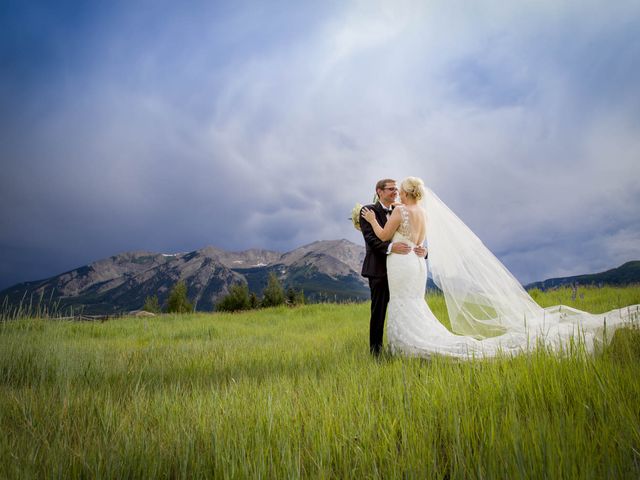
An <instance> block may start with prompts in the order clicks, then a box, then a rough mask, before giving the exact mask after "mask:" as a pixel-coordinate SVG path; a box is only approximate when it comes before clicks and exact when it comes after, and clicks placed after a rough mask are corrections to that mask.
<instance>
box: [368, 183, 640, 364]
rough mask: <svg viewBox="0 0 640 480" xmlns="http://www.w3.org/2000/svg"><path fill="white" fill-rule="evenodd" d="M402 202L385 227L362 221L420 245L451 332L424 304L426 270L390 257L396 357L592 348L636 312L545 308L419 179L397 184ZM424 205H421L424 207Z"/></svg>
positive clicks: (390, 328) (411, 258)
mask: <svg viewBox="0 0 640 480" xmlns="http://www.w3.org/2000/svg"><path fill="white" fill-rule="evenodd" d="M400 201H401V203H400V204H399V205H398V207H397V208H395V209H394V210H393V213H392V214H391V216H390V217H389V220H388V221H387V223H386V224H385V226H384V228H383V227H381V226H380V224H379V223H378V221H377V220H376V217H375V213H374V212H373V211H372V210H369V209H367V208H364V209H363V210H362V217H363V218H364V219H365V220H366V221H367V222H369V223H370V224H371V226H372V227H373V230H374V232H375V234H376V236H377V237H378V238H380V240H383V241H387V240H391V239H392V241H393V242H405V243H407V244H409V245H411V246H417V245H423V244H424V242H425V241H426V240H428V247H429V267H430V269H431V275H432V277H433V280H434V282H435V283H436V285H437V286H438V287H439V288H440V289H441V290H442V291H443V294H444V296H445V301H446V305H447V310H448V313H449V319H450V321H451V328H452V330H453V332H455V333H451V332H450V331H449V330H447V329H446V328H445V327H444V326H443V325H442V324H441V323H440V322H439V321H438V319H437V318H436V317H435V315H434V314H433V312H432V311H431V310H430V309H429V306H428V305H427V303H426V302H425V299H424V296H425V288H426V281H427V264H426V260H425V259H424V258H421V257H418V256H417V255H416V254H415V253H413V252H412V253H409V254H408V255H397V254H393V253H391V254H389V255H388V256H387V276H388V280H389V293H390V300H389V306H388V310H387V314H388V320H387V322H388V323H387V338H388V342H389V347H390V349H391V351H392V352H393V353H402V354H406V355H412V356H422V357H428V356H430V355H432V354H441V355H447V356H453V357H458V358H473V357H475V358H481V357H491V356H495V355H497V354H498V353H502V354H508V355H509V354H517V353H520V352H523V351H525V350H527V349H529V348H531V347H535V346H536V345H538V344H543V345H545V346H547V347H550V348H553V349H556V350H559V349H562V348H568V347H569V345H570V343H571V342H573V341H575V340H577V339H580V340H581V341H583V342H584V345H585V347H586V348H587V350H589V351H591V350H592V349H593V347H594V345H595V344H596V343H598V342H602V341H603V340H606V339H607V338H611V335H612V331H613V329H614V328H616V327H618V326H621V325H622V324H624V323H625V322H628V321H629V320H630V318H631V316H632V312H633V313H634V314H635V315H636V316H637V312H638V306H633V307H627V308H625V309H619V310H612V311H610V312H607V313H605V314H600V315H592V314H590V313H587V312H583V311H580V310H576V309H574V308H571V307H567V306H565V305H557V306H555V307H549V308H542V307H540V306H539V305H538V304H537V303H536V302H535V301H534V300H533V299H532V298H531V297H530V296H529V295H528V294H527V292H526V291H525V290H524V288H523V287H522V286H521V285H520V283H519V282H518V281H517V280H516V279H515V277H513V275H511V273H510V272H509V271H508V270H507V269H506V268H505V267H504V265H502V263H501V262H500V261H499V260H498V259H497V258H496V257H495V256H494V255H493V254H492V253H491V252H490V251H489V250H488V249H487V248H486V247H485V246H484V244H483V243H482V242H481V241H480V239H478V237H477V236H476V235H475V234H474V233H473V232H472V231H471V230H470V229H469V228H468V227H467V226H466V225H465V224H464V223H463V222H462V221H461V220H460V219H459V218H458V217H457V216H456V215H455V214H454V213H453V212H452V211H451V210H449V208H447V206H446V205H445V204H444V203H443V202H442V201H441V200H440V199H439V198H438V197H437V196H436V195H435V193H433V192H432V191H431V190H429V189H426V188H425V187H424V184H423V182H422V180H420V179H419V178H416V177H408V178H406V179H405V180H403V181H402V182H401V184H400ZM423 204H424V206H423Z"/></svg>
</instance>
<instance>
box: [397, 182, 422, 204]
mask: <svg viewBox="0 0 640 480" xmlns="http://www.w3.org/2000/svg"><path fill="white" fill-rule="evenodd" d="M400 188H401V189H402V191H403V192H404V193H406V194H407V197H409V198H412V199H414V200H416V201H418V200H422V197H424V182H423V181H422V180H421V179H420V178H418V177H407V178H405V179H404V180H403V181H402V183H401V184H400Z"/></svg>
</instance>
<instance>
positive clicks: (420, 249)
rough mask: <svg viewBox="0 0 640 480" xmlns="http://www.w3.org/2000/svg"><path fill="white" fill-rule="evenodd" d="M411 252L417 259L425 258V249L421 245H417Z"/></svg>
mask: <svg viewBox="0 0 640 480" xmlns="http://www.w3.org/2000/svg"><path fill="white" fill-rule="evenodd" d="M413 251H414V252H416V255H417V256H419V257H422V258H426V257H427V249H426V248H424V247H423V246H422V245H418V246H417V247H415V248H414V249H413Z"/></svg>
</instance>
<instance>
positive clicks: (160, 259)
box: [0, 240, 369, 315]
mask: <svg viewBox="0 0 640 480" xmlns="http://www.w3.org/2000/svg"><path fill="white" fill-rule="evenodd" d="M363 259H364V247H363V246H360V245H356V244H355V243H352V242H350V241H348V240H333V241H331V240H325V241H318V242H314V243H311V244H309V245H305V246H303V247H300V248H297V249H295V250H292V251H291V252H287V253H284V254H282V253H278V252H274V251H270V250H261V249H252V250H245V251H243V252H226V251H224V250H221V249H219V248H215V247H211V246H209V247H205V248H202V249H200V250H195V251H193V252H186V253H174V254H161V253H153V252H145V251H139V252H126V253H121V254H119V255H114V256H112V257H109V258H105V259H102V260H98V261H96V262H93V263H90V264H89V265H85V266H82V267H79V268H76V269H74V270H71V271H68V272H65V273H62V274H60V275H56V276H54V277H51V278H47V279H44V280H39V281H34V282H25V283H20V284H17V285H14V286H12V287H9V288H7V289H6V290H3V291H2V292H0V301H2V302H3V305H4V306H5V308H6V307H7V306H9V307H14V306H17V305H19V304H20V303H22V304H23V305H28V304H32V305H33V304H40V305H44V306H47V307H48V309H49V310H51V306H52V305H55V309H56V310H57V311H68V310H70V309H73V310H74V311H82V312H83V313H84V314H87V315H105V314H117V313H120V312H129V311H132V310H137V309H140V308H142V306H143V304H144V301H145V298H146V297H147V296H151V295H157V296H158V300H159V302H160V305H163V304H166V301H167V299H168V296H169V292H170V290H171V288H172V287H173V286H174V285H175V283H176V282H178V281H179V280H183V281H184V282H185V284H186V286H187V292H188V296H189V299H190V300H191V302H192V303H194V305H195V308H196V309H197V310H202V311H211V310H213V309H214V308H215V304H216V303H217V301H218V300H219V299H220V298H221V297H223V296H224V295H226V294H227V293H228V292H229V288H230V287H231V285H233V284H235V283H246V284H247V285H248V286H249V289H250V290H251V291H252V292H255V293H256V294H257V295H258V296H260V295H261V293H262V290H263V289H264V287H265V286H266V284H267V279H268V278H269V274H270V273H271V272H274V273H275V274H276V275H277V276H278V279H279V280H280V282H281V283H282V285H283V286H284V287H285V288H289V287H293V288H296V289H302V290H303V291H304V294H305V297H306V298H307V299H308V300H309V301H311V302H318V301H349V300H352V301H359V300H366V299H368V298H369V288H368V286H367V283H366V280H365V279H364V278H363V277H361V276H360V268H361V265H362V261H363Z"/></svg>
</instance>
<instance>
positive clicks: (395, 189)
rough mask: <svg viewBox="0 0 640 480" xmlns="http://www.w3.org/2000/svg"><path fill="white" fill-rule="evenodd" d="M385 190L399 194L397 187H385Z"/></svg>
mask: <svg viewBox="0 0 640 480" xmlns="http://www.w3.org/2000/svg"><path fill="white" fill-rule="evenodd" d="M383 190H389V191H390V192H397V191H398V188H397V187H384V188H383Z"/></svg>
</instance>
